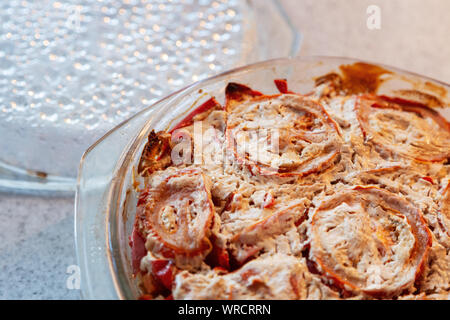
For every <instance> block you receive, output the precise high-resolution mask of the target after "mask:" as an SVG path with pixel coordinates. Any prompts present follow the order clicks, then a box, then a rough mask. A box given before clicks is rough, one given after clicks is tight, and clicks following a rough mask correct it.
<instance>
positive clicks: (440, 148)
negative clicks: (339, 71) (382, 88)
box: [355, 95, 450, 162]
mask: <svg viewBox="0 0 450 320" xmlns="http://www.w3.org/2000/svg"><path fill="white" fill-rule="evenodd" d="M355 112H356V116H357V118H358V121H359V125H360V127H361V130H362V133H363V135H364V138H365V139H366V140H368V141H369V142H371V143H373V144H374V145H375V146H376V147H377V148H379V149H382V150H386V151H389V152H390V153H391V154H393V155H400V156H402V157H407V158H412V159H414V160H417V161H420V162H443V161H446V160H447V159H448V158H450V123H449V122H447V120H445V118H444V117H442V116H441V115H440V114H439V113H438V112H437V111H436V110H433V109H431V108H428V107H427V106H425V105H422V104H420V103H418V102H414V101H408V100H405V99H401V98H392V97H386V96H374V95H364V96H360V97H358V99H357V101H356V103H355Z"/></svg>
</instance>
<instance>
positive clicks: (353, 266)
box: [309, 186, 431, 297]
mask: <svg viewBox="0 0 450 320" xmlns="http://www.w3.org/2000/svg"><path fill="white" fill-rule="evenodd" d="M310 243H311V248H310V252H309V255H310V259H311V260H312V261H314V262H316V264H317V266H318V269H319V271H320V272H321V273H322V274H323V276H325V277H326V278H329V279H330V280H331V281H333V285H335V286H338V287H340V288H341V289H343V290H344V291H347V292H348V291H350V292H352V291H353V292H365V293H367V294H370V295H374V296H380V297H392V296H394V295H396V294H400V293H401V292H402V291H403V290H405V289H409V288H411V287H412V286H413V285H414V283H415V281H416V279H417V278H418V277H419V276H420V274H421V272H422V271H423V266H424V262H425V260H426V256H427V253H428V250H429V248H430V246H431V233H430V231H429V230H428V228H427V226H426V223H425V221H424V219H423V217H422V214H421V212H420V211H419V210H418V209H417V207H416V206H414V205H413V204H411V203H410V202H408V201H407V200H405V199H404V198H403V197H401V196H398V195H395V194H393V193H391V192H389V191H386V190H384V189H379V188H377V187H372V186H367V187H363V186H356V187H354V188H352V189H345V190H343V191H339V192H337V193H336V194H334V195H332V196H330V197H328V198H325V199H324V200H323V201H322V202H321V203H320V205H319V206H318V207H317V208H316V209H315V211H314V213H313V216H312V218H311V229H310Z"/></svg>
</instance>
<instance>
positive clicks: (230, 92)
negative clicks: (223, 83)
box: [225, 82, 263, 111]
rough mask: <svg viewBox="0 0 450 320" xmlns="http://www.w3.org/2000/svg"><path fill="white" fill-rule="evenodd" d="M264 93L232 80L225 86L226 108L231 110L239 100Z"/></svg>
mask: <svg viewBox="0 0 450 320" xmlns="http://www.w3.org/2000/svg"><path fill="white" fill-rule="evenodd" d="M262 95H263V94H262V93H261V92H259V91H255V90H253V89H251V88H250V87H248V86H246V85H243V84H239V83H235V82H230V83H229V84H228V85H227V87H226V88H225V98H226V99H225V110H226V111H229V110H230V109H232V108H233V107H234V106H235V105H237V104H239V102H242V101H244V100H248V99H250V98H253V97H258V96H262Z"/></svg>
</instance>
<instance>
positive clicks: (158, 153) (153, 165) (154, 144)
mask: <svg viewBox="0 0 450 320" xmlns="http://www.w3.org/2000/svg"><path fill="white" fill-rule="evenodd" d="M171 151H172V146H171V135H170V134H168V133H166V132H163V131H161V132H158V133H156V132H155V131H154V130H153V131H152V132H150V134H149V136H148V141H147V143H146V145H145V146H144V150H143V151H142V155H141V159H140V161H139V166H138V173H139V174H140V175H141V176H148V175H151V174H152V173H153V172H155V171H158V170H163V169H165V168H167V167H168V166H170V165H171V164H172V159H171Z"/></svg>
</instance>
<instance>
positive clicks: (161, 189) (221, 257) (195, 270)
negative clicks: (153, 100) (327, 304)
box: [130, 63, 450, 299]
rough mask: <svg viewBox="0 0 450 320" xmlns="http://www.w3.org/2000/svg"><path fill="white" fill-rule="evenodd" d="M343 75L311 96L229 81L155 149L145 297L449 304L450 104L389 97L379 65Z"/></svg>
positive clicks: (139, 272)
mask: <svg viewBox="0 0 450 320" xmlns="http://www.w3.org/2000/svg"><path fill="white" fill-rule="evenodd" d="M342 70H343V71H345V72H344V73H343V74H340V75H339V74H336V73H332V74H328V75H325V76H323V77H320V78H317V79H316V86H315V89H314V90H313V91H312V92H309V93H298V92H292V91H290V90H289V88H288V83H287V82H286V81H285V80H282V79H277V80H275V81H274V85H275V86H276V87H277V88H278V90H279V91H280V93H279V94H275V95H265V94H263V93H261V92H259V91H256V90H257V88H251V87H250V86H249V85H248V84H238V83H229V84H228V86H227V87H226V89H225V101H223V102H219V101H217V100H216V99H215V98H214V97H211V98H210V99H209V100H207V101H206V102H204V103H203V104H201V105H200V106H199V107H197V108H196V109H195V110H194V111H192V112H191V113H189V114H187V115H186V116H185V118H184V119H183V120H181V121H179V122H178V124H176V125H175V126H174V127H173V128H171V129H168V130H167V131H161V132H154V131H153V132H152V133H151V134H150V135H149V137H148V142H147V144H146V146H145V147H144V150H143V152H142V156H141V160H140V163H139V167H138V168H137V171H138V174H139V176H140V178H141V179H142V180H143V181H144V183H143V185H141V186H140V187H137V190H138V192H139V199H138V203H137V209H136V219H135V224H134V229H133V233H132V235H130V245H131V248H132V258H133V259H132V260H133V261H132V264H133V270H134V275H135V277H136V278H137V281H139V283H140V288H141V290H142V296H141V298H142V299H449V298H450V296H449V293H450V182H449V180H450V164H449V159H450V123H449V122H448V121H447V120H446V119H445V118H444V117H443V116H441V114H440V112H439V110H440V108H442V107H448V106H445V105H442V104H439V103H435V102H436V101H435V100H430V101H431V102H434V103H431V102H430V103H424V102H423V101H420V102H419V101H417V100H414V99H405V98H404V97H394V96H383V95H377V94H376V87H377V85H378V82H379V81H381V80H380V75H382V74H383V73H385V72H388V71H384V70H382V69H381V68H379V67H376V66H372V65H366V64H362V63H357V64H355V65H349V66H345V67H344V68H343V69H342ZM364 72H366V73H364Z"/></svg>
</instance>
